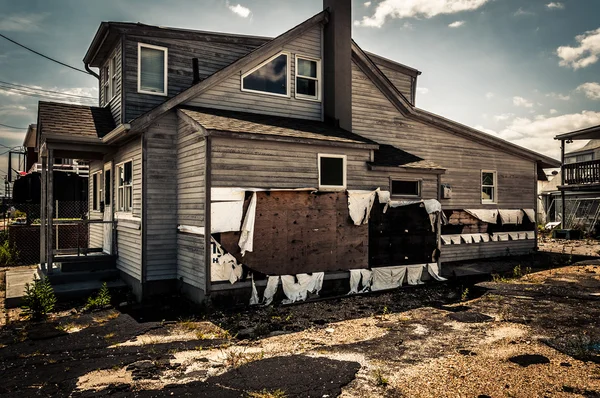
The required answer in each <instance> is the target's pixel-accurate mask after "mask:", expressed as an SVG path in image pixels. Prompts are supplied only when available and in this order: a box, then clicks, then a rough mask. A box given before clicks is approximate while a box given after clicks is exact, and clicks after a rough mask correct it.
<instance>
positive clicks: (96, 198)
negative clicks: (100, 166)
mask: <svg viewBox="0 0 600 398" xmlns="http://www.w3.org/2000/svg"><path fill="white" fill-rule="evenodd" d="M101 201H102V172H101V171H97V172H95V173H93V174H92V210H94V211H100V202H101Z"/></svg>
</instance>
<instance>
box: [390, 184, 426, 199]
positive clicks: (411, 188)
mask: <svg viewBox="0 0 600 398" xmlns="http://www.w3.org/2000/svg"><path fill="white" fill-rule="evenodd" d="M391 185H392V189H391V193H392V195H395V196H414V197H420V196H421V181H418V180H417V181H406V180H392V184H391Z"/></svg>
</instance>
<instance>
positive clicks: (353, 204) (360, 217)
mask: <svg viewBox="0 0 600 398" xmlns="http://www.w3.org/2000/svg"><path fill="white" fill-rule="evenodd" d="M377 192H379V188H377V189H376V190H374V191H360V190H348V210H349V212H350V218H352V221H353V222H354V225H361V224H367V223H368V222H369V215H370V214H371V209H372V208H373V203H375V195H376V194H377Z"/></svg>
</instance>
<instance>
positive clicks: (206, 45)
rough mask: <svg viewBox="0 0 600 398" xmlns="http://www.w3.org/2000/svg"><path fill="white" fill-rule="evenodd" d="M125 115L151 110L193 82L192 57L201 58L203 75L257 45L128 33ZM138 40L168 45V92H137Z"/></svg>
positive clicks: (204, 76) (227, 63)
mask: <svg viewBox="0 0 600 398" xmlns="http://www.w3.org/2000/svg"><path fill="white" fill-rule="evenodd" d="M124 40H125V57H124V60H125V67H124V69H125V73H126V75H125V83H124V88H125V104H124V105H125V108H126V109H125V118H124V120H125V121H126V122H128V121H130V120H132V119H135V118H136V117H138V116H140V115H142V114H144V113H146V112H148V111H149V110H151V109H152V108H154V107H155V106H157V105H159V104H161V103H162V102H164V101H165V100H166V99H167V98H170V97H173V96H175V95H177V94H179V93H180V92H182V91H183V90H185V89H187V88H189V87H190V86H191V85H192V58H199V71H200V78H201V79H204V78H206V77H208V76H210V75H212V74H213V73H215V72H216V71H218V70H219V69H222V68H223V67H225V66H227V65H229V64H230V63H232V62H233V61H235V60H237V59H239V58H241V57H243V56H244V55H246V54H248V53H249V52H250V51H252V50H253V49H254V48H255V46H254V45H250V44H241V43H233V42H231V43H225V42H221V43H219V42H213V43H211V42H206V41H194V40H179V39H165V38H159V37H140V36H125V39H124ZM138 43H144V44H152V45H155V46H161V47H167V48H168V53H169V54H168V61H167V62H168V69H169V72H168V96H167V97H165V96H160V95H152V94H140V93H138V92H137V62H138Z"/></svg>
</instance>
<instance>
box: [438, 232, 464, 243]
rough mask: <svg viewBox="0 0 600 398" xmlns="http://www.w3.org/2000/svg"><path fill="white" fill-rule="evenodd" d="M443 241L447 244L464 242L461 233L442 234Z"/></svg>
mask: <svg viewBox="0 0 600 398" xmlns="http://www.w3.org/2000/svg"><path fill="white" fill-rule="evenodd" d="M442 241H444V243H445V244H447V245H450V244H452V245H460V244H461V243H462V241H461V238H460V235H458V234H456V235H442Z"/></svg>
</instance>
